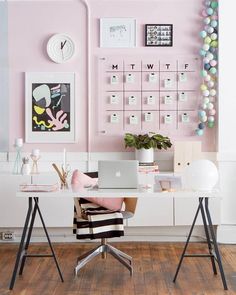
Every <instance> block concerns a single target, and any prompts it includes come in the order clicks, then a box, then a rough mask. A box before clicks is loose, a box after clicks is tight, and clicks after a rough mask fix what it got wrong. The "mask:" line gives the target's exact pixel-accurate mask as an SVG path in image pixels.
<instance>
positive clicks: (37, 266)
mask: <svg viewBox="0 0 236 295" xmlns="http://www.w3.org/2000/svg"><path fill="white" fill-rule="evenodd" d="M113 245H114V246H115V247H118V248H119V249H120V250H122V251H124V252H126V253H127V254H129V255H131V256H132V257H133V262H134V275H133V277H130V275H129V271H128V270H127V269H126V268H124V267H123V266H122V265H121V264H120V263H118V262H117V261H116V260H114V258H112V257H110V256H109V255H108V258H107V259H106V260H103V259H102V258H101V257H97V258H95V259H94V260H93V261H92V262H90V263H89V264H88V265H86V266H85V267H84V268H83V269H82V270H81V271H80V273H79V275H78V276H77V277H75V276H74V267H75V263H76V258H77V256H79V255H80V254H81V253H83V252H84V251H88V250H89V249H91V247H93V246H95V245H94V244H91V243H87V244H82V243H74V244H69V243H67V244H54V248H55V251H56V254H57V256H58V260H59V263H60V266H61V269H62V272H63V276H64V280H65V282H64V283H61V282H60V279H59V276H58V273H57V270H56V267H55V264H54V262H53V260H52V259H51V258H29V259H28V260H27V262H26V265H25V270H24V274H23V276H22V277H17V280H16V283H15V287H14V290H13V291H9V290H8V287H9V282H10V277H11V272H12V269H13V265H14V262H15V256H16V251H17V245H12V244H1V245H0V295H5V294H12V295H65V294H66V295H75V294H79V295H90V294H91V295H166V294H168V295H172V294H173V295H221V294H228V295H231V294H236V245H221V246H220V250H221V253H222V258H223V265H224V270H225V274H226V278H227V282H228V287H229V291H224V290H223V287H222V283H221V279H220V275H219V274H218V275H217V276H214V275H213V273H212V269H211V263H210V260H209V259H207V258H185V259H184V262H183V265H182V268H181V270H180V273H179V277H178V280H177V283H176V284H174V283H173V282H172V280H173V276H174V273H175V270H176V266H177V263H178V259H179V257H180V255H181V252H182V249H183V243H153V242H152V243H149V242H147V243H139V242H135V243H114V244H113ZM29 252H31V253H33V252H37V253H39V252H47V253H49V250H48V247H47V246H46V244H34V245H31V247H30V251H29ZM188 252H189V253H191V252H204V253H207V246H206V244H202V243H192V244H191V245H190V247H189V251H188Z"/></svg>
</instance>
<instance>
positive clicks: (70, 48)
mask: <svg viewBox="0 0 236 295" xmlns="http://www.w3.org/2000/svg"><path fill="white" fill-rule="evenodd" d="M74 52H75V44H74V42H73V41H72V39H71V38H70V37H69V36H68V35H66V34H56V35H53V36H52V37H51V38H50V39H49V40H48V43H47V53H48V56H49V57H50V58H51V60H53V61H54V62H56V63H63V62H66V61H67V60H69V59H70V58H71V57H72V56H73V55H74Z"/></svg>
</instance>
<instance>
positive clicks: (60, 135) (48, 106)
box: [25, 72, 76, 143]
mask: <svg viewBox="0 0 236 295" xmlns="http://www.w3.org/2000/svg"><path fill="white" fill-rule="evenodd" d="M75 126H76V124H75V73H53V72H52V73H50V72H46V73H44V72H38V73H37V72H28V73H25V141H26V142H28V143H73V142H75V141H76V130H75Z"/></svg>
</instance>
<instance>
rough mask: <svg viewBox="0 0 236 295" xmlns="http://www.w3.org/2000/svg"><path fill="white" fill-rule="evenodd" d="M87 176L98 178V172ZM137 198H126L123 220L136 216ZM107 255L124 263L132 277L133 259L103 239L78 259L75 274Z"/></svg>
mask: <svg viewBox="0 0 236 295" xmlns="http://www.w3.org/2000/svg"><path fill="white" fill-rule="evenodd" d="M85 174H86V175H88V176H90V177H92V178H97V177H98V173H97V172H87V173H85ZM136 203H137V198H124V205H125V206H124V207H125V208H124V211H121V213H122V215H123V219H128V218H131V217H132V216H133V215H134V212H135V209H136ZM78 210H80V208H78V206H76V211H77V214H79V213H81V212H78ZM107 253H109V254H111V255H112V256H113V257H114V258H115V259H117V260H118V261H119V262H120V263H122V264H123V265H124V266H125V267H126V268H128V270H129V271H130V275H132V274H133V267H132V257H131V256H129V255H127V254H126V253H124V252H122V251H120V250H118V249H117V248H115V247H113V246H111V245H110V244H108V243H107V239H106V238H101V242H100V245H99V246H98V247H96V248H94V249H91V250H90V251H88V252H86V253H84V254H82V255H81V256H79V257H78V259H77V266H76V267H75V274H76V275H77V274H78V271H79V270H80V269H81V268H82V267H83V266H84V265H85V264H87V263H88V262H90V261H91V260H92V259H93V258H94V257H96V256H98V255H99V254H102V258H103V259H105V258H106V255H107Z"/></svg>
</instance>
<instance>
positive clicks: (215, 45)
mask: <svg viewBox="0 0 236 295" xmlns="http://www.w3.org/2000/svg"><path fill="white" fill-rule="evenodd" d="M210 45H211V46H212V47H214V48H216V47H217V46H218V41H215V40H214V41H212V42H211V44H210Z"/></svg>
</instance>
